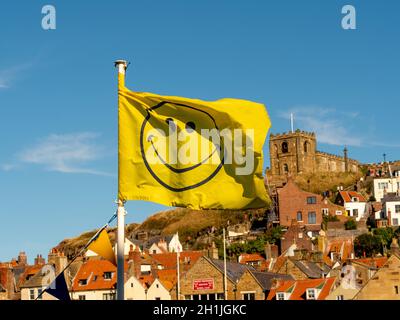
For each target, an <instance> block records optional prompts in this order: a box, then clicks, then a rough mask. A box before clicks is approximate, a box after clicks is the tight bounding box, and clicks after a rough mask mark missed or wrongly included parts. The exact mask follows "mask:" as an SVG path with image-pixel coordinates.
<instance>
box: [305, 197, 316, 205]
mask: <svg viewBox="0 0 400 320" xmlns="http://www.w3.org/2000/svg"><path fill="white" fill-rule="evenodd" d="M316 203H317V198H316V197H307V204H316Z"/></svg>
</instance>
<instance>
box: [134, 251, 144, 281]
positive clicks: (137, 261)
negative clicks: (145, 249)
mask: <svg viewBox="0 0 400 320" xmlns="http://www.w3.org/2000/svg"><path fill="white" fill-rule="evenodd" d="M132 260H133V269H134V275H135V277H136V279H139V278H140V276H141V275H142V267H141V265H142V257H141V254H140V251H139V247H138V246H136V248H135V251H134V252H133V254H132Z"/></svg>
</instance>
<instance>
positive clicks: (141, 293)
mask: <svg viewBox="0 0 400 320" xmlns="http://www.w3.org/2000/svg"><path fill="white" fill-rule="evenodd" d="M124 287H125V300H146V289H145V287H144V286H143V284H142V283H141V282H140V281H139V280H138V279H136V278H135V277H134V276H130V277H129V279H128V280H127V281H126V282H125V285H124Z"/></svg>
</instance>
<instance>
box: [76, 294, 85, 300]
mask: <svg viewBox="0 0 400 320" xmlns="http://www.w3.org/2000/svg"><path fill="white" fill-rule="evenodd" d="M78 299H79V300H86V296H85V295H79V296H78Z"/></svg>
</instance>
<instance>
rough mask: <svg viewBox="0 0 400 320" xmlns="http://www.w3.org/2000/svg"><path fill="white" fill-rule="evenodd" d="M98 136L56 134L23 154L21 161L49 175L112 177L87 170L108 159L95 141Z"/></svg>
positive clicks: (19, 157) (20, 157)
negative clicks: (83, 174) (43, 169)
mask: <svg viewBox="0 0 400 320" xmlns="http://www.w3.org/2000/svg"><path fill="white" fill-rule="evenodd" d="M98 136H99V135H98V134H96V133H93V132H81V133H72V134H63V135H60V134H52V135H49V136H48V137H46V138H44V139H41V140H40V141H39V142H38V143H36V144H35V145H34V146H32V147H29V148H27V149H25V150H23V151H22V152H21V153H20V154H19V155H18V160H19V162H21V163H29V164H36V165H40V166H42V167H43V168H45V169H46V170H49V171H56V172H62V173H86V174H95V175H107V176H110V175H111V174H109V173H106V172H102V171H98V170H94V169H90V168H87V167H85V166H84V165H85V164H87V163H88V162H93V161H95V160H98V159H100V158H102V157H103V156H104V152H103V150H102V148H100V147H99V146H98V145H97V144H96V141H95V140H96V138H98Z"/></svg>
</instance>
